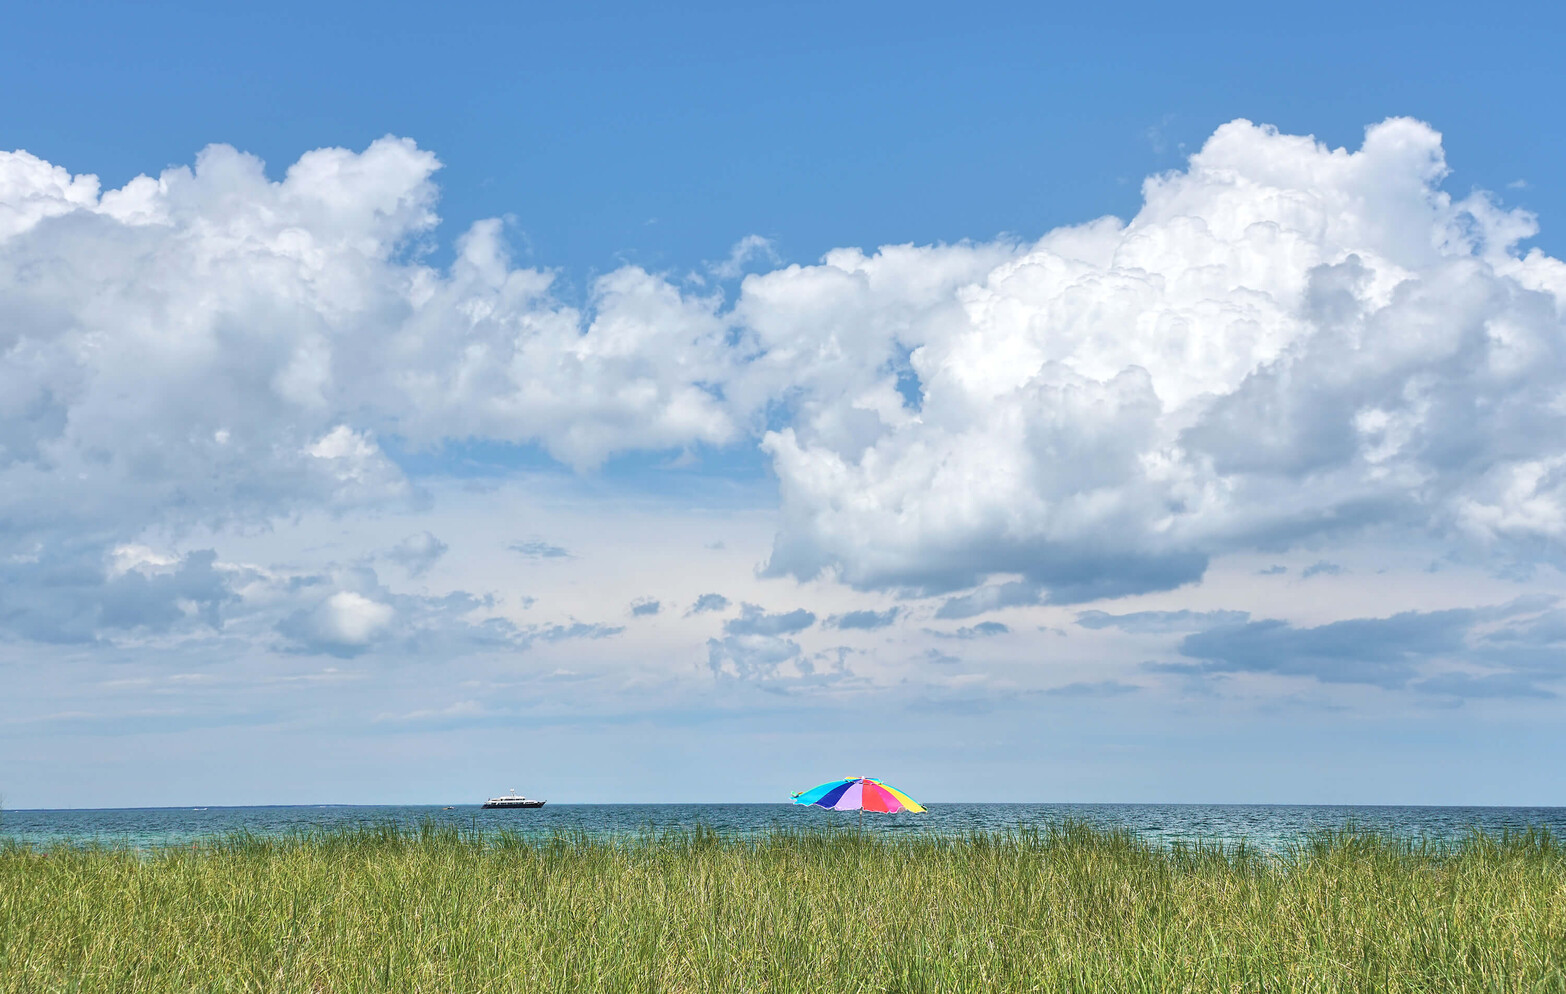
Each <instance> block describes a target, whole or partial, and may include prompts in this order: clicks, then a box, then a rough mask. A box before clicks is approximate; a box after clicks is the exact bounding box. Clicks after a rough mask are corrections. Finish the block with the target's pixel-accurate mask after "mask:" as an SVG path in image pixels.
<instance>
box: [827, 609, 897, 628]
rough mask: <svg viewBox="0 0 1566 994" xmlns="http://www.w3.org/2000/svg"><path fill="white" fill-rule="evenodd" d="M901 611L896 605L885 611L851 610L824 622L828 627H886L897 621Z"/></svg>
mask: <svg viewBox="0 0 1566 994" xmlns="http://www.w3.org/2000/svg"><path fill="white" fill-rule="evenodd" d="M901 613H902V612H901V611H900V610H899V609H898V608H895V607H889V608H887V609H886V610H885V611H849V612H847V613H846V614H834V615H833V616H832V617H830V618H828V619H827V620H826V621H825V622H823V624H825V625H826V626H827V627H828V628H844V629H849V628H859V629H873V628H885V627H887V626H888V625H890V624H892V623H893V622H894V621H896V620H897V618H898V616H899V615H900V614H901Z"/></svg>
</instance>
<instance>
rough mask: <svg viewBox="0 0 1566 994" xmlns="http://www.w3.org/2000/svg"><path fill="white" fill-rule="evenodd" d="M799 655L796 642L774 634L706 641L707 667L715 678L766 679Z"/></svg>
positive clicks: (735, 636) (729, 636)
mask: <svg viewBox="0 0 1566 994" xmlns="http://www.w3.org/2000/svg"><path fill="white" fill-rule="evenodd" d="M803 655H804V650H803V649H801V648H800V645H799V643H798V642H795V641H794V640H792V639H786V638H778V637H777V636H775V635H756V634H744V635H726V636H724V637H723V638H721V639H708V640H707V666H708V667H709V668H710V669H711V670H712V673H713V675H714V676H718V677H734V678H737V679H741V680H757V679H766V678H769V677H773V676H776V675H777V674H778V671H779V668H780V667H782V666H783V664H785V663H790V662H795V661H797V660H798V659H800V658H801V657H802V656H803Z"/></svg>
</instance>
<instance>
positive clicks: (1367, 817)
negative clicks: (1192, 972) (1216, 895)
mask: <svg viewBox="0 0 1566 994" xmlns="http://www.w3.org/2000/svg"><path fill="white" fill-rule="evenodd" d="M1067 819H1076V820H1081V821H1086V822H1089V823H1091V824H1094V825H1098V826H1102V827H1118V828H1128V829H1130V830H1131V831H1133V832H1135V833H1137V834H1138V835H1140V836H1142V837H1143V838H1145V839H1147V840H1148V841H1150V842H1154V843H1160V844H1167V843H1170V842H1175V841H1187V842H1194V841H1204V842H1221V843H1226V844H1232V843H1235V842H1239V841H1241V840H1245V841H1246V842H1248V843H1250V844H1253V845H1256V846H1260V847H1262V848H1264V849H1271V850H1277V849H1280V848H1283V847H1286V846H1288V845H1290V844H1291V843H1294V842H1297V841H1298V840H1300V839H1302V838H1304V837H1305V836H1307V835H1308V834H1310V833H1311V832H1316V831H1321V830H1323V829H1339V828H1344V827H1349V826H1354V827H1358V828H1361V829H1366V830H1370V831H1374V832H1382V833H1391V834H1395V835H1399V836H1408V837H1415V838H1427V839H1431V840H1434V841H1443V842H1451V841H1458V840H1461V839H1462V838H1463V837H1464V836H1466V835H1468V834H1469V833H1470V832H1472V831H1474V830H1475V829H1479V830H1483V831H1485V832H1487V833H1492V834H1500V833H1501V832H1505V831H1521V830H1525V829H1529V828H1545V829H1548V830H1549V831H1551V832H1552V833H1555V834H1557V835H1559V836H1562V837H1566V808H1560V807H1552V808H1499V807H1482V808H1480V807H1474V808H1468V807H1402V806H1366V805H1353V806H1332V805H1288V804H930V805H929V810H928V811H927V812H925V813H923V814H906V813H904V814H895V815H885V814H871V813H867V814H865V815H864V819H863V826H864V829H865V830H866V831H870V832H875V833H877V834H885V835H891V836H905V835H908V834H914V833H926V834H932V835H944V836H961V835H965V834H967V833H970V832H974V831H991V832H993V831H1009V830H1014V829H1031V828H1045V827H1048V826H1049V825H1052V824H1059V823H1060V822H1062V821H1065V820H1067ZM426 823H433V824H437V825H451V826H457V827H460V828H463V829H470V830H472V829H476V830H478V831H482V832H493V831H500V830H502V829H511V830H512V831H517V832H522V833H524V834H528V835H535V836H548V835H551V834H553V833H556V832H569V833H575V832H582V833H586V834H588V835H591V836H595V837H605V836H615V835H635V834H637V833H641V832H645V831H648V830H652V831H661V830H665V829H689V828H694V827H696V826H698V825H701V826H706V827H709V828H712V829H715V830H717V831H719V832H723V833H728V834H736V835H746V834H754V833H759V832H766V831H769V830H771V829H774V828H818V827H829V826H836V827H842V828H851V827H857V826H858V825H859V824H860V821H859V815H858V814H856V813H847V812H836V811H826V810H823V809H820V808H813V807H802V806H800V805H794V804H550V805H548V806H546V807H543V808H537V809H533V810H520V811H485V810H483V809H482V808H480V807H478V806H477V805H471V804H469V805H457V806H455V807H451V808H446V807H443V806H406V805H289V806H276V807H237V808H223V807H210V808H110V809H102V810H47V811H41V810H33V811H28V810H18V811H0V844H3V843H4V842H5V841H7V840H9V841H14V842H18V843H24V844H30V845H38V846H52V845H60V844H83V843H99V844H105V845H123V846H130V847H135V848H154V847H159V846H171V845H189V844H190V843H191V842H196V841H200V840H203V839H212V838H217V837H221V836H224V835H227V834H229V833H233V832H250V833H253V834H257V835H268V836H286V835H290V834H294V833H300V832H310V831H315V830H320V829H328V830H330V829H342V828H352V827H366V826H378V825H386V824H394V825H399V826H403V827H409V828H414V827H418V826H420V825H422V824H426Z"/></svg>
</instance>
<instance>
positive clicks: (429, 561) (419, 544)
mask: <svg viewBox="0 0 1566 994" xmlns="http://www.w3.org/2000/svg"><path fill="white" fill-rule="evenodd" d="M445 554H446V543H445V542H442V541H441V540H440V539H438V538H436V537H435V536H434V535H432V534H430V533H429V532H427V531H426V532H419V533H418V534H417V535H409V536H408V537H407V538H405V539H403V540H402V541H401V542H398V543H397V545H396V546H395V547H394V548H392V550H391V551H390V552H388V553H386V558H388V559H390V560H391V561H392V562H395V563H399V564H401V565H402V567H403V568H404V569H406V570H407V571H408V574H409V575H410V576H422V575H423V574H424V573H425V572H427V571H428V570H429V568H430V567H431V566H434V565H435V564H436V563H437V562H438V561H440V557H441V556H444V555H445Z"/></svg>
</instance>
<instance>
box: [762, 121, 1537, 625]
mask: <svg viewBox="0 0 1566 994" xmlns="http://www.w3.org/2000/svg"><path fill="white" fill-rule="evenodd" d="M1445 174H1446V166H1445V159H1444V153H1443V150H1442V147H1441V142H1440V136H1439V135H1438V134H1437V133H1436V132H1435V131H1434V130H1432V129H1431V128H1429V127H1428V126H1426V125H1424V124H1421V123H1419V122H1416V121H1411V120H1404V119H1394V120H1389V121H1387V122H1384V123H1382V124H1379V125H1376V126H1375V127H1372V128H1370V129H1368V131H1367V132H1366V137H1365V141H1364V144H1363V146H1362V147H1361V148H1360V149H1359V150H1358V151H1353V152H1350V151H1346V150H1343V149H1330V148H1327V147H1325V146H1322V145H1320V144H1318V143H1316V142H1315V141H1313V140H1311V139H1309V138H1301V137H1295V136H1287V135H1280V134H1278V133H1277V132H1275V131H1273V130H1272V129H1269V128H1265V127H1259V126H1256V125H1253V124H1250V123H1249V122H1245V121H1237V122H1234V123H1231V124H1228V125H1225V126H1223V127H1222V128H1219V129H1218V131H1217V132H1216V133H1215V134H1214V135H1213V136H1212V138H1211V139H1210V140H1209V141H1208V142H1207V143H1206V145H1205V146H1204V147H1203V148H1202V150H1201V151H1200V152H1199V153H1197V154H1196V155H1194V156H1193V157H1192V158H1191V160H1190V163H1189V167H1188V168H1187V169H1185V170H1183V171H1179V172H1173V173H1169V174H1164V175H1160V176H1157V177H1154V178H1153V179H1150V180H1148V181H1147V183H1146V184H1145V185H1144V197H1145V200H1144V205H1143V207H1142V209H1141V211H1140V212H1139V213H1138V214H1137V215H1136V216H1135V217H1134V218H1132V219H1131V220H1130V221H1129V222H1125V223H1122V222H1120V221H1118V220H1115V219H1113V218H1106V219H1103V220H1100V221H1095V222H1092V223H1089V224H1086V225H1082V226H1079V227H1074V228H1063V229H1059V230H1056V231H1054V232H1051V233H1049V234H1048V235H1046V236H1045V237H1044V238H1042V239H1041V240H1039V241H1038V242H1037V243H1034V244H1032V245H1028V246H1021V247H1018V248H1017V249H1016V250H1015V252H1013V253H1011V254H1010V255H1008V256H1007V257H1006V258H1004V259H1002V260H1001V261H1000V262H998V263H997V264H995V265H993V266H990V267H988V268H985V267H984V266H981V265H978V264H975V265H974V267H973V268H975V269H982V270H983V271H982V272H980V273H977V274H975V273H974V272H973V271H972V270H965V271H962V272H960V273H957V274H955V279H953V280H952V282H950V283H941V282H939V281H938V280H934V279H929V280H926V281H924V282H922V283H918V284H913V283H910V286H915V287H916V290H915V291H914V292H906V293H903V294H902V295H900V297H899V299H898V300H897V305H898V307H897V310H896V319H895V320H893V318H892V313H893V308H892V307H891V306H889V305H887V304H886V303H884V302H880V301H878V302H876V303H875V304H872V305H868V306H869V308H870V310H871V312H872V313H874V314H876V315H878V316H880V318H881V321H882V323H883V324H890V325H894V326H895V331H893V332H891V333H890V335H889V336H888V338H889V339H890V340H891V341H894V342H895V343H896V347H893V346H892V345H890V344H886V345H883V346H882V347H881V348H880V349H879V350H878V351H877V352H876V357H875V359H874V360H871V359H870V358H868V357H867V358H865V359H862V360H861V361H860V362H859V363H858V364H857V368H858V369H860V370H862V371H863V370H868V369H872V368H873V369H875V370H876V371H877V372H878V373H879V379H878V380H877V381H876V382H875V387H876V389H872V388H871V387H870V386H869V385H865V386H858V388H857V389H845V388H843V387H837V388H836V389H835V390H834V392H833V393H832V394H830V395H829V394H828V393H827V392H826V391H825V390H822V391H820V392H815V391H814V390H813V389H812V386H811V383H810V380H809V378H808V377H803V378H802V381H801V384H800V386H801V389H802V390H804V391H805V392H806V394H807V397H806V398H805V399H803V400H801V401H800V402H799V405H798V411H799V415H800V416H799V417H797V418H796V419H795V421H794V422H793V423H790V424H786V425H782V426H779V427H777V428H776V429H774V430H772V431H770V432H768V433H767V434H766V436H765V439H764V442H763V445H764V448H765V449H766V450H767V451H768V452H769V453H770V454H771V455H772V457H773V460H774V467H775V469H776V471H777V474H778V477H779V481H780V486H781V493H782V499H783V526H782V529H781V532H780V534H779V536H778V539H777V543H776V547H775V549H774V553H773V556H772V560H771V563H770V569H771V572H773V573H774V574H779V573H786V574H793V575H796V576H800V577H811V576H815V575H817V574H818V573H820V572H822V571H832V572H833V573H835V574H836V575H837V576H839V577H840V578H841V579H843V580H846V581H847V582H849V583H852V584H854V585H857V586H861V587H880V588H892V589H911V590H915V591H922V592H926V593H928V592H940V591H947V590H960V589H964V588H972V587H975V586H976V585H978V584H979V583H981V582H982V581H984V580H985V579H987V578H989V577H992V576H997V575H998V576H1000V577H1001V578H1002V579H1003V580H1004V582H1002V583H999V584H993V585H990V586H986V587H980V588H979V590H978V591H977V592H975V593H973V594H965V595H960V596H958V597H954V598H952V599H950V600H948V601H947V602H946V604H945V605H943V608H942V612H941V613H942V616H945V617H964V616H969V615H971V614H974V613H979V612H980V611H982V610H986V609H993V608H996V607H1004V606H1010V605H1018V604H1029V603H1038V602H1040V601H1053V602H1060V603H1069V602H1073V601H1082V600H1088V599H1092V598H1097V597H1110V596H1117V595H1124V594H1130V593H1136V592H1142V591H1151V590H1158V589H1167V588H1172V587H1176V586H1179V585H1181V584H1184V583H1188V582H1192V581H1194V580H1197V579H1199V578H1200V577H1201V576H1202V575H1203V573H1204V570H1205V567H1206V564H1207V561H1208V559H1209V558H1210V557H1211V556H1213V555H1216V554H1221V553H1224V552H1228V551H1233V550H1237V549H1257V548H1283V547H1287V546H1290V545H1294V544H1298V543H1302V542H1305V541H1309V540H1315V539H1320V538H1323V537H1327V536H1331V535H1333V534H1341V533H1344V532H1346V531H1351V530H1354V529H1363V528H1367V527H1372V526H1381V527H1393V528H1401V529H1407V530H1409V531H1411V532H1413V533H1416V534H1431V535H1434V536H1437V538H1438V540H1444V541H1446V542H1449V543H1452V544H1463V543H1467V544H1468V547H1469V548H1470V549H1472V550H1474V551H1476V553H1477V554H1480V555H1484V554H1486V553H1487V551H1490V552H1497V551H1498V552H1499V554H1500V555H1502V556H1503V557H1505V556H1516V557H1524V558H1528V557H1536V556H1540V555H1542V556H1545V557H1547V558H1550V559H1553V560H1556V561H1559V559H1560V553H1561V551H1562V548H1563V547H1562V544H1561V538H1562V537H1563V536H1566V526H1563V524H1562V522H1566V513H1563V510H1562V509H1563V508H1566V503H1563V501H1566V469H1563V467H1566V456H1563V455H1562V453H1561V449H1560V443H1559V441H1558V440H1559V439H1560V438H1562V437H1566V436H1563V435H1562V431H1561V429H1562V428H1563V427H1566V424H1563V418H1566V408H1562V406H1561V405H1560V404H1559V403H1558V401H1557V398H1558V396H1559V390H1560V386H1561V384H1562V382H1563V381H1566V346H1563V344H1562V343H1563V342H1566V336H1563V335H1562V333H1561V332H1562V310H1563V292H1566V266H1563V265H1562V263H1561V262H1559V261H1558V260H1555V259H1552V258H1549V257H1546V256H1544V255H1543V254H1542V253H1540V252H1538V251H1532V252H1529V253H1527V254H1520V253H1519V252H1518V251H1517V249H1516V244H1517V242H1518V240H1519V239H1520V238H1522V237H1525V236H1527V235H1529V234H1531V233H1532V231H1533V222H1532V219H1531V218H1530V217H1528V216H1527V215H1526V214H1523V213H1521V212H1516V211H1511V212H1508V211H1504V210H1502V209H1500V208H1498V207H1496V206H1495V205H1494V204H1493V203H1492V202H1491V201H1490V200H1489V199H1487V198H1486V197H1484V196H1482V195H1475V196H1471V197H1468V198H1466V199H1463V200H1454V199H1453V198H1451V197H1450V196H1449V195H1447V194H1446V193H1444V192H1442V191H1441V190H1440V188H1439V184H1440V182H1441V180H1442V178H1443V177H1444V176H1445ZM920 251H922V250H899V251H898V252H897V253H895V254H887V255H885V257H882V256H876V257H870V258H860V257H854V258H851V259H846V260H845V261H843V262H838V261H837V260H835V259H833V258H832V257H829V258H828V259H827V260H826V261H825V262H824V263H823V264H822V265H821V266H818V267H813V268H811V269H809V270H798V269H794V268H791V269H789V270H784V271H782V272H780V273H775V274H768V275H766V276H752V277H750V278H749V279H748V280H747V282H746V284H745V287H746V293H747V297H749V296H750V295H751V294H752V292H754V293H755V294H756V299H743V300H741V302H740V304H739V305H738V307H737V311H738V313H740V314H742V315H743V316H746V317H747V318H749V317H750V316H751V315H752V314H753V313H754V311H755V310H756V309H757V307H758V305H759V301H760V298H761V293H762V291H763V290H767V291H769V292H768V293H767V297H766V299H767V300H769V301H770V302H772V304H773V307H774V308H775V309H776V310H783V309H785V308H789V307H792V308H793V309H795V310H798V311H807V310H810V309H811V308H815V307H818V306H820V303H819V301H820V299H821V298H822V297H823V296H824V292H823V291H820V290H817V289H816V288H815V287H814V286H813V285H812V283H811V282H810V279H809V277H813V278H815V279H816V280H818V281H820V282H822V283H826V282H827V281H828V280H829V278H832V277H836V278H838V279H840V280H843V281H848V280H849V278H850V277H852V276H860V277H861V281H862V283H864V284H873V283H874V279H875V276H877V275H880V272H881V271H882V270H887V269H893V268H896V269H897V270H898V271H899V272H907V271H909V270H917V269H921V268H922V269H924V270H925V271H926V272H929V273H934V272H937V271H939V272H943V273H948V274H950V273H952V272H953V267H952V266H951V264H950V262H951V260H950V258H949V257H947V256H946V255H945V254H944V253H946V252H947V250H944V249H931V250H927V251H928V254H927V255H926V256H924V260H923V266H920V265H916V264H913V263H911V262H910V260H909V258H908V256H909V255H910V254H917V253H919V252H920ZM770 281H776V282H777V284H778V286H777V287H776V288H773V287H771V285H770ZM784 287H787V288H788V289H789V290H791V291H793V294H792V297H791V298H789V299H788V300H785V294H784V292H783V288H784ZM838 292H839V293H841V291H838ZM915 292H917V293H922V294H923V303H922V304H921V305H914V304H913V298H914V296H915ZM859 293H860V297H861V298H867V297H869V296H870V291H869V290H861V291H859ZM837 306H838V307H842V306H843V305H841V304H838V305H837ZM937 314H938V315H939V317H935V315H937ZM769 318H770V319H771V320H773V321H777V317H776V315H775V314H773V315H769ZM752 320H756V319H752ZM866 323H867V324H870V325H872V327H873V326H874V321H867V322H866ZM819 326H820V327H823V328H827V327H829V326H828V325H827V324H826V323H825V322H822V323H821V324H820V325H819ZM827 334H828V332H827V331H823V332H821V333H819V334H817V335H816V337H815V341H817V342H818V343H821V342H822V340H823V338H825V339H826V346H823V347H827V346H830V351H829V353H828V354H829V355H831V356H832V357H833V358H834V359H835V360H838V361H841V360H839V359H838V357H839V356H841V355H844V354H846V353H848V352H849V346H847V345H843V344H840V343H838V342H837V341H836V340H835V339H831V338H826V336H827ZM880 334H882V333H881V332H879V331H869V332H866V334H865V335H864V336H863V338H865V339H869V340H875V339H876V338H877V337H878V335H880ZM807 335H808V333H807V332H805V331H803V330H801V331H800V332H799V333H798V335H797V338H796V341H795V345H794V351H795V353H803V352H804V351H805V345H804V342H805V339H806V338H807ZM858 344H859V343H855V345H856V346H857V345H858ZM901 355H906V357H907V365H908V367H909V369H910V370H911V372H912V374H913V376H914V377H915V378H916V383H917V400H916V402H915V403H909V404H901V403H898V402H897V399H896V391H895V390H894V380H895V378H896V366H897V364H898V361H899V357H900V356H901ZM877 391H879V392H877ZM1530 543H1531V544H1530ZM1006 574H1010V575H1011V577H1012V578H1011V579H1005V575H1006Z"/></svg>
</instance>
